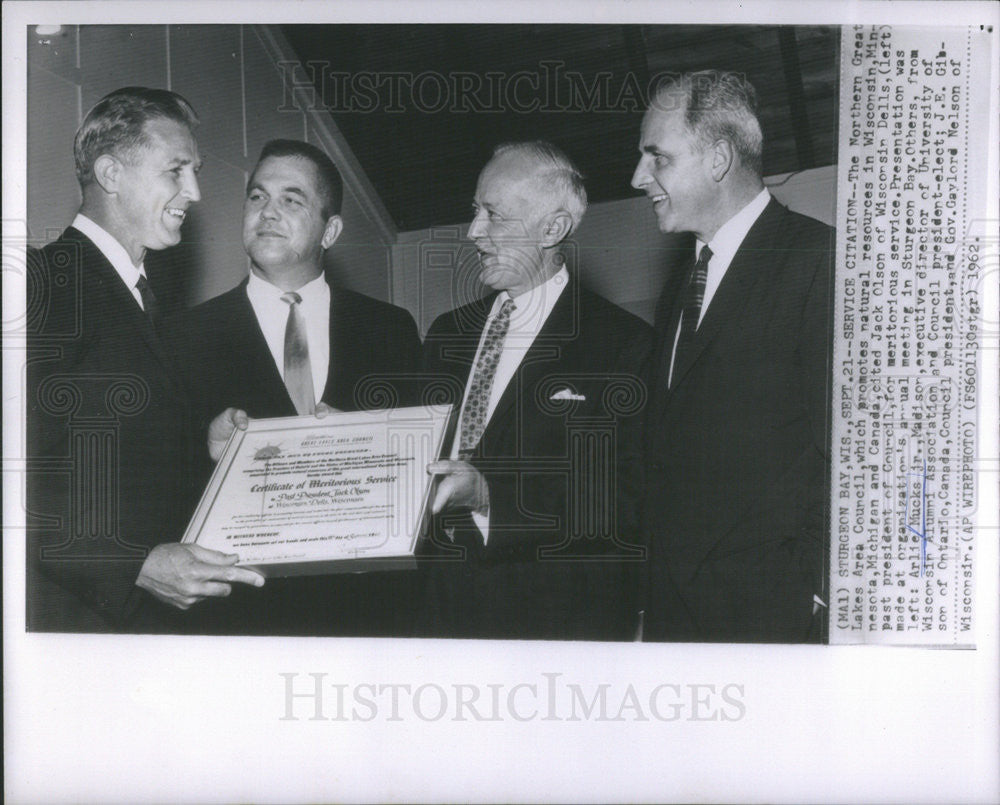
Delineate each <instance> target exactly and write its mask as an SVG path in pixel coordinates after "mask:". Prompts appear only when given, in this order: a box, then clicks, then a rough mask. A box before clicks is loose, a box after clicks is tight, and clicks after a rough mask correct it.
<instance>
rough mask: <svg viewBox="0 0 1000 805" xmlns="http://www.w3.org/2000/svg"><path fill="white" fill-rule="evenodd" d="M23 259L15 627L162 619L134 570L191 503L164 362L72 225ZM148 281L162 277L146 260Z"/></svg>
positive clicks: (183, 429)
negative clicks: (22, 449) (23, 499)
mask: <svg viewBox="0 0 1000 805" xmlns="http://www.w3.org/2000/svg"><path fill="white" fill-rule="evenodd" d="M29 266H30V269H31V270H30V271H29V303H28V310H29V317H28V368H27V395H28V399H27V424H28V484H27V487H28V512H29V514H28V589H27V597H28V601H27V603H28V609H27V616H28V617H27V623H28V628H29V629H38V630H54V631H118V630H140V631H161V630H163V629H173V628H174V626H173V625H172V623H173V619H174V618H175V617H176V615H177V613H175V612H172V611H171V610H170V609H169V608H168V607H167V606H166V605H163V604H160V603H159V602H156V601H154V600H153V599H152V597H149V596H146V594H145V593H143V592H142V591H140V590H139V589H138V588H137V587H135V580H136V577H137V575H138V573H139V570H140V568H141V566H142V562H143V560H144V558H145V556H146V554H147V552H148V551H149V549H150V548H152V547H153V546H155V545H157V544H159V543H162V542H175V541H177V540H178V539H179V538H180V536H181V533H182V531H183V526H184V524H185V522H186V521H187V518H188V517H189V515H190V512H191V509H192V504H193V502H194V499H193V497H192V494H191V492H192V490H191V488H190V486H189V484H188V480H187V479H188V475H189V466H190V461H191V455H192V453H191V441H190V432H191V428H190V414H189V411H188V407H187V402H186V399H185V397H184V395H183V393H182V389H181V384H180V381H179V378H178V376H177V373H176V369H175V367H174V366H173V365H172V363H171V360H170V358H169V356H168V354H167V352H166V351H165V350H164V347H163V344H162V342H161V340H160V338H159V337H158V336H157V334H156V332H154V330H153V327H152V325H151V324H150V322H149V320H148V318H147V317H146V315H145V313H144V312H143V311H142V309H141V308H140V307H139V305H138V303H137V302H136V301H135V299H134V297H133V296H132V294H131V292H130V291H129V289H128V288H127V287H126V285H125V283H124V282H123V281H122V280H121V278H120V277H119V275H118V274H117V273H116V272H115V270H114V268H113V267H112V265H111V264H110V263H109V262H108V260H107V259H106V258H105V257H104V255H103V254H102V253H101V251H100V250H99V249H98V248H97V247H96V246H95V245H94V244H93V243H92V242H91V241H90V239H89V238H87V237H86V236H84V235H83V234H82V233H81V232H79V231H78V230H76V229H74V228H72V227H70V228H69V229H67V230H66V231H65V232H64V233H63V234H62V236H61V237H60V238H59V239H58V240H56V241H54V242H53V243H50V244H49V245H47V246H46V247H44V248H43V249H42V250H41V251H35V250H30V251H29ZM150 268H151V266H147V270H149V269H150ZM149 282H150V285H151V286H152V287H153V289H154V293H155V292H157V291H158V290H161V289H162V288H163V287H165V286H164V285H163V284H162V283H160V282H158V278H157V276H155V274H154V273H153V272H152V271H149ZM159 301H160V306H161V307H164V306H166V307H169V300H168V299H166V298H165V294H164V295H162V296H161V298H160V300H159Z"/></svg>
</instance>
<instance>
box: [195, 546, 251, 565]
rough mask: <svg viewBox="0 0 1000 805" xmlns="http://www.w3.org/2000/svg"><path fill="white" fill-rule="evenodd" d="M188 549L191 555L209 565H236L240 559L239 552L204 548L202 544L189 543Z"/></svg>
mask: <svg viewBox="0 0 1000 805" xmlns="http://www.w3.org/2000/svg"><path fill="white" fill-rule="evenodd" d="M187 549H188V550H189V551H190V552H191V556H192V557H194V558H195V559H196V560H197V561H199V562H204V563H205V564H209V565H220V566H225V567H228V566H230V565H235V564H236V563H237V562H238V561H240V557H239V555H238V554H235V553H223V552H222V551H215V550H212V549H211V548H203V547H202V546H201V545H188V546H187Z"/></svg>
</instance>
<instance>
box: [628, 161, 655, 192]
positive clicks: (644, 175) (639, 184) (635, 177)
mask: <svg viewBox="0 0 1000 805" xmlns="http://www.w3.org/2000/svg"><path fill="white" fill-rule="evenodd" d="M652 179H653V177H652V176H651V175H650V173H649V154H643V155H642V156H641V157H639V164H638V165H636V166H635V173H633V174H632V187H634V188H635V189H636V190H644V189H645V187H646V185H648V184H649V183H650V182H651V181H652Z"/></svg>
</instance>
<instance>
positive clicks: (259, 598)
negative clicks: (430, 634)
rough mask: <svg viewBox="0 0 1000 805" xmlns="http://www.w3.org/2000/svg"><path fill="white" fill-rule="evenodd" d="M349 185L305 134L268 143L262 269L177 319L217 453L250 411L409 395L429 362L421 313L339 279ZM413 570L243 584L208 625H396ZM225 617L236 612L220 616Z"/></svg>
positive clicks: (256, 242)
mask: <svg viewBox="0 0 1000 805" xmlns="http://www.w3.org/2000/svg"><path fill="white" fill-rule="evenodd" d="M342 196H343V184H342V181H341V177H340V174H339V172H338V171H337V168H336V166H335V165H334V164H333V162H332V161H331V160H330V159H329V157H327V155H326V154H324V153H323V152H322V151H321V150H319V149H318V148H316V147H314V146H312V145H310V144H308V143H305V142H299V141H297V140H273V141H271V142H269V143H267V144H266V145H265V146H264V148H263V150H262V152H261V155H260V159H259V160H258V162H257V166H256V167H255V168H254V171H253V174H252V175H251V177H250V181H249V182H248V183H247V195H246V200H245V202H244V207H243V245H244V247H245V248H246V251H247V254H248V255H249V256H250V274H249V276H248V277H247V279H245V280H244V281H243V282H241V283H240V284H239V285H237V286H236V287H235V288H233V289H232V290H231V291H228V292H227V293H224V294H222V295H221V296H217V297H215V298H214V299H211V300H209V301H208V302H205V303H204V304H202V305H199V306H197V307H195V308H193V309H192V310H190V311H188V312H186V313H184V314H182V315H181V316H179V317H178V318H177V319H175V320H173V321H171V322H169V323H168V325H167V327H166V329H167V338H168V341H169V342H170V344H171V349H172V351H173V352H174V353H175V354H176V356H177V363H178V365H179V366H180V367H182V372H183V375H184V379H185V384H186V386H187V388H188V391H189V394H190V397H191V399H192V405H193V406H194V408H195V416H196V420H197V421H198V423H199V425H198V432H199V433H200V434H203V435H210V436H211V439H210V441H211V442H212V448H213V451H214V452H215V453H218V450H219V448H220V447H221V445H223V444H224V443H225V440H226V439H227V438H228V436H229V434H230V433H231V432H232V430H233V427H234V424H235V423H237V422H245V421H246V417H247V416H250V417H255V418H261V417H279V416H295V415H296V414H311V413H314V412H315V411H316V408H317V405H319V406H320V408H323V407H330V408H335V409H340V410H348V411H353V410H358V409H361V408H373V407H383V406H385V405H387V404H388V405H392V404H400V403H404V404H405V403H406V402H408V401H409V400H410V396H409V392H407V390H406V389H405V388H403V386H405V385H406V384H407V382H409V384H410V385H411V386H415V383H414V381H413V376H414V375H415V374H417V372H418V371H419V367H420V338H419V336H418V334H417V328H416V325H415V324H414V322H413V319H412V318H411V316H410V314H409V313H407V312H406V311H404V310H402V309H401V308H398V307H394V306H393V305H390V304H387V303H385V302H380V301H377V300H375V299H371V298H369V297H366V296H362V295H361V294H357V293H354V292H352V291H348V290H345V289H342V288H331V287H330V286H329V285H328V283H327V281H326V277H325V274H324V271H323V256H324V254H325V253H326V250H327V249H329V248H330V247H331V246H333V244H334V243H335V242H336V240H337V238H338V237H339V235H340V232H341V229H342V228H343V221H342V219H341V217H340V205H341V199H342ZM293 329H294V330H295V331H296V333H297V335H296V339H297V342H298V343H297V344H296V345H295V353H296V354H294V355H293V354H292V352H291V351H290V346H291V342H290V340H289V337H290V336H289V334H290V333H291V332H292V331H293ZM303 353H304V360H302V364H303V365H302V366H301V367H296V366H295V365H294V362H295V359H296V356H298V357H299V358H300V359H301V358H302V357H303ZM224 410H225V413H224V414H222V415H220V412H221V411H224ZM213 419H214V421H213ZM206 469H207V468H206ZM200 480H201V482H202V484H203V482H204V481H205V480H207V472H205V473H203V474H202V476H201V479H200ZM411 581H412V580H411V579H410V578H409V576H408V575H407V574H405V573H393V574H387V573H372V574H369V575H367V576H354V575H349V576H344V577H337V578H295V579H287V580H283V579H272V580H270V581H268V584H267V587H266V589H265V590H263V591H257V590H247V591H244V592H243V593H237V594H236V595H234V596H233V597H232V599H231V600H230V601H227V602H226V604H225V605H224V606H222V607H219V608H217V609H218V613H216V612H211V613H205V615H206V616H207V617H209V618H212V619H215V620H216V621H217V623H216V624H215V626H214V627H208V626H206V628H214V629H223V630H225V631H231V632H249V633H258V634H261V633H286V634H291V633H299V634H334V633H336V634H362V635H363V634H383V633H393V632H396V631H399V629H400V628H402V627H398V626H397V616H402V615H404V614H408V613H405V612H404V610H406V609H408V608H412V602H410V601H408V600H406V598H407V596H406V591H407V590H408V585H409V584H410V583H411ZM223 614H225V622H224V623H223V622H221V621H219V620H218V617H219V616H221V615H223Z"/></svg>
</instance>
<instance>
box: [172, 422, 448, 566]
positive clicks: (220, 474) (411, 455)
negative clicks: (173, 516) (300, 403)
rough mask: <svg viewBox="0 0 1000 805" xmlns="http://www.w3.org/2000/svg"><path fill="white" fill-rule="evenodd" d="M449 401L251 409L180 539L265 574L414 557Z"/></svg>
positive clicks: (405, 562)
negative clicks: (317, 410) (253, 413)
mask: <svg viewBox="0 0 1000 805" xmlns="http://www.w3.org/2000/svg"><path fill="white" fill-rule="evenodd" d="M450 415H451V406H434V407H415V408H397V409H389V410H379V411H359V412H353V413H337V414H329V415H327V416H326V417H324V418H323V419H316V418H314V417H287V418H281V419H258V420H251V421H250V423H249V426H248V427H247V428H246V430H242V429H236V430H235V431H234V432H233V434H232V436H231V438H230V440H229V443H228V444H227V445H226V448H225V451H224V452H223V454H222V457H221V459H220V460H219V463H218V465H217V466H216V468H215V472H214V473H213V475H212V478H211V480H210V481H209V483H208V487H207V488H206V490H205V494H204V495H203V496H202V499H201V502H200V503H199V505H198V508H197V510H196V511H195V514H194V517H193V518H192V519H191V523H190V525H189V526H188V529H187V532H186V534H185V536H184V542H186V543H196V544H198V545H201V546H204V547H207V548H214V549H215V550H219V551H223V552H225V553H236V554H239V557H240V561H239V564H240V565H243V566H247V567H252V568H253V569H255V570H257V571H258V572H260V573H262V574H263V575H265V576H294V575H304V574H315V573H332V572H339V571H358V570H367V569H373V568H383V569H389V568H398V567H412V566H413V564H414V559H413V554H414V551H415V549H416V545H417V542H418V540H419V539H420V537H421V535H422V533H423V531H424V526H425V522H426V519H427V516H428V498H429V494H430V487H431V481H432V478H431V476H429V475H428V474H427V472H426V467H427V464H428V463H430V462H432V461H434V460H436V459H437V458H438V456H439V453H440V451H441V446H442V442H443V440H444V434H445V430H446V427H447V424H448V420H449V417H450Z"/></svg>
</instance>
